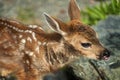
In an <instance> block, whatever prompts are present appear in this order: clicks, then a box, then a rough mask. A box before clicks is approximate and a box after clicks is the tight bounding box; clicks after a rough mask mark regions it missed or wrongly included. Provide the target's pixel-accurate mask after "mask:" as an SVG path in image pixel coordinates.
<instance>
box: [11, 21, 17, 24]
mask: <svg viewBox="0 0 120 80" xmlns="http://www.w3.org/2000/svg"><path fill="white" fill-rule="evenodd" d="M10 22H12V23H16V24H19V22H17V21H10Z"/></svg>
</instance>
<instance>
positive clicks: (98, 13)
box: [81, 0, 120, 25]
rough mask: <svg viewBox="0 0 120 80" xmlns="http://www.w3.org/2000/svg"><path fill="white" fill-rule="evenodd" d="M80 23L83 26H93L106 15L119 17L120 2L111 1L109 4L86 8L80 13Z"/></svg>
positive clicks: (117, 0) (118, 0) (101, 3)
mask: <svg viewBox="0 0 120 80" xmlns="http://www.w3.org/2000/svg"><path fill="white" fill-rule="evenodd" d="M81 14H82V21H83V22H84V23H85V24H89V25H93V24H96V23H97V22H98V21H99V20H103V19H105V18H106V17H107V16H108V15H120V0H111V1H110V2H102V1H101V2H100V5H96V6H93V7H87V9H85V10H84V11H81Z"/></svg>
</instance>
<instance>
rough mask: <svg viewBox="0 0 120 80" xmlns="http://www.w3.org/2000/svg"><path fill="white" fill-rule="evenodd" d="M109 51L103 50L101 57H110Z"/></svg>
mask: <svg viewBox="0 0 120 80" xmlns="http://www.w3.org/2000/svg"><path fill="white" fill-rule="evenodd" d="M110 53H111V52H110V51H109V50H107V49H105V50H104V52H103V56H106V57H110Z"/></svg>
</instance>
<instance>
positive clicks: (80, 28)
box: [70, 20, 97, 41]
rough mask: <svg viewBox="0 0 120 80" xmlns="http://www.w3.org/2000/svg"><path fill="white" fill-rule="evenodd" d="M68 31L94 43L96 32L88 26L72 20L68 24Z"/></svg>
mask: <svg viewBox="0 0 120 80" xmlns="http://www.w3.org/2000/svg"><path fill="white" fill-rule="evenodd" d="M70 31H71V32H72V33H73V34H75V35H76V34H77V35H78V36H82V37H84V38H86V39H88V40H90V41H95V40H96V39H97V38H96V32H95V31H94V30H93V29H92V28H91V27H90V26H88V25H84V24H83V23H81V22H80V21H77V20H74V21H71V22H70Z"/></svg>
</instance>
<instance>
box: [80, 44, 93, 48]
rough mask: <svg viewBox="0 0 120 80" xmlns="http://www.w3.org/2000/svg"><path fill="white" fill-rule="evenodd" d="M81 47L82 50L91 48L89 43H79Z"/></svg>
mask: <svg viewBox="0 0 120 80" xmlns="http://www.w3.org/2000/svg"><path fill="white" fill-rule="evenodd" d="M81 45H82V46H83V47H84V48H89V47H90V46H91V43H81Z"/></svg>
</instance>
